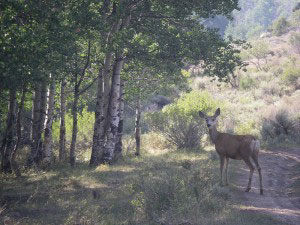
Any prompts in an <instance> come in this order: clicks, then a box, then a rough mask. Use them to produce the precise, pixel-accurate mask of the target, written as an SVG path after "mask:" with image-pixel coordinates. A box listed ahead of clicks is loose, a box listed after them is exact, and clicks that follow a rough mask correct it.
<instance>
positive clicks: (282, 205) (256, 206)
mask: <svg viewBox="0 0 300 225" xmlns="http://www.w3.org/2000/svg"><path fill="white" fill-rule="evenodd" d="M259 163H260V166H261V167H262V174H263V186H264V195H263V196H261V195H260V194H259V178H258V173H257V170H255V172H254V175H253V179H252V189H251V191H250V192H249V193H246V192H244V190H245V189H246V185H247V183H248V176H249V169H248V168H247V166H246V165H245V163H244V162H242V161H239V162H236V163H235V166H234V167H235V168H236V169H237V170H235V171H236V172H235V173H236V178H235V181H234V186H236V187H237V189H238V190H236V191H234V200H235V202H236V203H237V204H239V205H242V206H241V208H240V209H241V210H246V211H253V212H258V213H263V214H269V215H271V216H272V217H274V218H276V219H278V220H281V221H282V223H283V224H295V225H296V224H297V225H298V224H300V196H297V197H292V196H291V194H290V193H291V190H290V189H289V186H290V185H291V183H292V182H294V181H293V180H292V179H291V176H292V175H293V174H294V173H295V172H294V169H295V167H296V166H298V168H299V164H300V149H283V148H281V149H272V150H261V152H260V157H259ZM238 168H240V170H238ZM298 179H300V178H299V177H298ZM298 193H299V192H298Z"/></svg>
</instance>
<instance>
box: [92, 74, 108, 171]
mask: <svg viewBox="0 0 300 225" xmlns="http://www.w3.org/2000/svg"><path fill="white" fill-rule="evenodd" d="M102 78H103V71H102V69H100V70H99V74H98V87H97V89H98V91H97V103H96V111H95V124H94V135H93V145H92V154H91V159H90V166H94V165H97V164H98V163H99V160H100V159H101V157H102V152H103V146H104V138H105V137H103V136H104V133H103V131H104V129H103V122H104V118H103V115H102V114H103V102H102V101H103V79H102Z"/></svg>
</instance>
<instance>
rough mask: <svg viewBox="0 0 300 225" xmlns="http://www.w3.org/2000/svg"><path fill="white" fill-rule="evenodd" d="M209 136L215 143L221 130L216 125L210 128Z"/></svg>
mask: <svg viewBox="0 0 300 225" xmlns="http://www.w3.org/2000/svg"><path fill="white" fill-rule="evenodd" d="M209 136H210V139H211V141H212V142H213V143H214V144H215V143H216V141H217V139H218V136H219V132H218V131H217V128H216V127H215V126H213V127H211V128H209Z"/></svg>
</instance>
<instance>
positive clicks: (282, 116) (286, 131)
mask: <svg viewBox="0 0 300 225" xmlns="http://www.w3.org/2000/svg"><path fill="white" fill-rule="evenodd" d="M299 121H300V120H299V119H298V118H297V117H294V115H293V114H291V113H289V112H288V111H287V110H286V109H279V110H278V111H277V112H275V114H274V117H273V118H264V120H263V124H262V130H261V136H262V138H263V140H264V141H266V142H269V143H276V142H279V143H284V142H288V141H293V142H299V134H300V127H299V124H300V123H299Z"/></svg>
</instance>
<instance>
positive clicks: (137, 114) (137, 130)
mask: <svg viewBox="0 0 300 225" xmlns="http://www.w3.org/2000/svg"><path fill="white" fill-rule="evenodd" d="M140 119H141V97H140V94H139V95H138V99H137V103H136V109H135V144H136V151H135V155H136V156H139V155H140V154H141V126H140Z"/></svg>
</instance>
